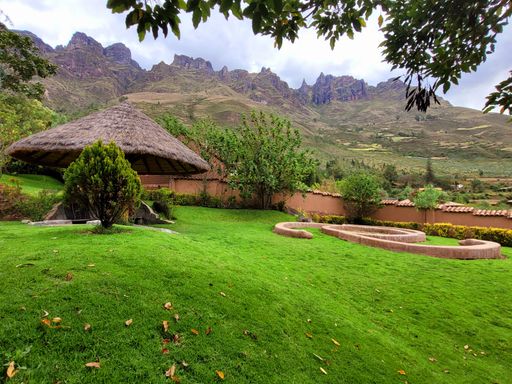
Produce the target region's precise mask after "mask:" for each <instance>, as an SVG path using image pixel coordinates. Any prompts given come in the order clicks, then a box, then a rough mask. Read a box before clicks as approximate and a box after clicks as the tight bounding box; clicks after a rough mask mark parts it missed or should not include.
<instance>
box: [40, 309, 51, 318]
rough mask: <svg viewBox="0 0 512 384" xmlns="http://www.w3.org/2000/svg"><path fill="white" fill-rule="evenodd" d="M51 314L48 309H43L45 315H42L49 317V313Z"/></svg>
mask: <svg viewBox="0 0 512 384" xmlns="http://www.w3.org/2000/svg"><path fill="white" fill-rule="evenodd" d="M49 314H50V313H49V312H48V311H45V310H44V309H43V316H41V317H48V315H49Z"/></svg>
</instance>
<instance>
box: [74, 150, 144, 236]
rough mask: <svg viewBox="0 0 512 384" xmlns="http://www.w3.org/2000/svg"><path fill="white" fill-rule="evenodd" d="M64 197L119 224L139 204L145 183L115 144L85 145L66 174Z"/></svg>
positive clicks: (105, 224) (104, 220)
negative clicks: (141, 181)
mask: <svg viewBox="0 0 512 384" xmlns="http://www.w3.org/2000/svg"><path fill="white" fill-rule="evenodd" d="M64 181H65V185H64V190H65V196H64V197H65V199H66V201H67V202H68V203H73V202H76V203H78V204H80V206H82V207H83V208H85V209H86V210H87V211H88V212H90V213H91V215H92V216H93V217H94V218H96V219H98V220H100V221H101V225H102V226H103V227H104V228H110V227H112V225H114V224H115V223H117V222H118V221H119V220H120V219H121V218H122V217H123V215H124V214H125V213H127V212H128V211H131V210H133V209H134V208H135V206H136V205H137V204H138V202H139V200H140V196H141V191H142V186H141V183H140V179H139V176H138V175H137V172H135V171H134V170H133V169H132V167H131V165H130V163H129V162H128V160H126V158H125V157H124V153H123V151H122V150H121V149H120V148H119V147H118V146H117V145H116V144H115V143H114V142H111V143H109V144H103V143H102V142H101V140H100V141H97V142H95V143H93V144H91V145H88V146H86V147H85V148H84V149H83V151H82V153H81V154H80V156H78V158H77V159H76V160H75V161H74V162H72V163H71V164H70V166H69V167H68V168H67V169H66V172H65V174H64Z"/></svg>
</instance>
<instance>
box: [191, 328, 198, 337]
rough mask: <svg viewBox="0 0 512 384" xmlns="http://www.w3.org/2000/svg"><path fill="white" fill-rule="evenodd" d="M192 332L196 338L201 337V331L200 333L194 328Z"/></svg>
mask: <svg viewBox="0 0 512 384" xmlns="http://www.w3.org/2000/svg"><path fill="white" fill-rule="evenodd" d="M190 332H192V333H193V334H194V335H196V336H197V335H199V331H198V330H197V329H195V328H192V329H191V330H190Z"/></svg>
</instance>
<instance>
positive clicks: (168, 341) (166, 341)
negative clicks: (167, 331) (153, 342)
mask: <svg viewBox="0 0 512 384" xmlns="http://www.w3.org/2000/svg"><path fill="white" fill-rule="evenodd" d="M170 342H171V339H163V340H162V343H164V344H169V343H170Z"/></svg>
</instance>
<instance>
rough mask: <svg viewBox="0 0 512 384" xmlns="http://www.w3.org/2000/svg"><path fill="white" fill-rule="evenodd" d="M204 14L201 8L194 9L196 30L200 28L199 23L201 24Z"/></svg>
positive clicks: (193, 16)
mask: <svg viewBox="0 0 512 384" xmlns="http://www.w3.org/2000/svg"><path fill="white" fill-rule="evenodd" d="M201 17H202V13H201V10H200V9H199V8H196V9H194V12H192V25H193V26H194V28H197V27H198V26H199V23H200V22H201Z"/></svg>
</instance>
